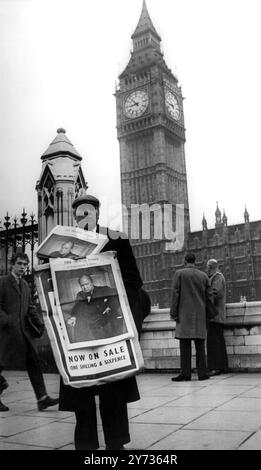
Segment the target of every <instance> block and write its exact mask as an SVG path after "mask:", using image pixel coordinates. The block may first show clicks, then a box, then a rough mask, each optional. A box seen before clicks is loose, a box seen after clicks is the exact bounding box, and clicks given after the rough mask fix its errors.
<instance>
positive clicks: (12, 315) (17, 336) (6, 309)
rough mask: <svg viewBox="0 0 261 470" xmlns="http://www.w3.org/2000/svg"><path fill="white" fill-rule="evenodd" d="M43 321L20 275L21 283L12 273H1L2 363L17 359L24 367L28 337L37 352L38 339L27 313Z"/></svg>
mask: <svg viewBox="0 0 261 470" xmlns="http://www.w3.org/2000/svg"><path fill="white" fill-rule="evenodd" d="M27 315H28V316H30V317H31V318H32V320H33V321H34V322H35V323H36V324H38V325H43V320H42V318H41V317H40V316H39V314H38V312H37V310H36V308H35V306H34V305H33V303H32V300H31V292H30V288H29V285H28V284H27V282H26V281H25V280H24V279H21V285H20V287H19V285H18V283H17V281H16V280H15V278H14V276H13V275H12V274H8V275H6V276H2V277H0V365H1V366H8V365H11V364H13V362H14V361H15V363H16V364H17V365H18V366H19V367H25V351H26V340H27V341H28V343H29V344H30V345H31V346H32V348H33V349H34V350H35V352H37V348H36V344H37V343H36V340H35V338H33V337H32V335H31V334H30V330H29V326H28V323H27V319H26V317H27Z"/></svg>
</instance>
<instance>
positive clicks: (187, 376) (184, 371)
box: [170, 253, 212, 382]
mask: <svg viewBox="0 0 261 470" xmlns="http://www.w3.org/2000/svg"><path fill="white" fill-rule="evenodd" d="M195 260H196V258H195V255H194V254H193V253H190V254H187V255H186V256H185V268H183V269H179V270H177V271H176V272H175V274H174V278H173V285H172V301H171V308H170V316H171V318H172V319H173V320H175V321H176V333H175V337H176V338H178V339H179V340H180V362H181V373H180V375H178V376H177V377H173V378H172V380H174V381H178V382H179V381H183V380H191V342H192V340H194V343H195V347H196V366H197V373H198V378H199V380H205V379H208V378H209V376H208V375H207V368H206V355H205V339H206V332H207V330H206V313H207V311H206V306H207V300H209V301H211V300H212V296H211V289H210V284H209V279H208V276H207V275H206V273H204V272H202V271H200V270H199V269H197V268H196V266H195Z"/></svg>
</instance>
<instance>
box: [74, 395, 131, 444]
mask: <svg viewBox="0 0 261 470" xmlns="http://www.w3.org/2000/svg"><path fill="white" fill-rule="evenodd" d="M99 401H100V402H99V407H100V414H101V420H102V427H103V433H104V440H105V445H106V446H108V447H114V448H117V447H121V446H122V445H123V444H126V443H127V442H129V441H130V435H129V421H128V410H127V403H126V402H125V401H119V400H118V401H115V400H113V397H112V396H107V395H106V394H105V393H100V395H99ZM75 416H76V426H75V432H74V441H75V449H76V450H94V449H98V448H99V439H98V430H97V413H96V401H95V395H88V396H86V400H85V403H84V409H79V410H76V411H75Z"/></svg>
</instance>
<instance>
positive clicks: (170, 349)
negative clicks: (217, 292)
mask: <svg viewBox="0 0 261 470" xmlns="http://www.w3.org/2000/svg"><path fill="white" fill-rule="evenodd" d="M225 340H226V345H227V353H228V362H229V368H230V370H234V371H241V370H242V371H245V370H255V371H257V370H258V371H259V370H260V371H261V302H240V303H234V304H227V318H226V324H225ZM141 347H142V352H143V357H144V362H145V369H148V370H149V369H153V370H154V369H155V370H157V369H158V370H160V369H162V370H170V369H179V367H180V357H179V356H180V353H179V341H178V340H176V339H175V322H173V321H171V320H170V319H169V309H168V308H165V309H158V308H152V312H151V314H150V315H149V316H148V317H147V318H146V319H145V321H144V324H143V331H142V336H141ZM192 354H193V363H192V365H193V367H195V349H194V344H193V348H192Z"/></svg>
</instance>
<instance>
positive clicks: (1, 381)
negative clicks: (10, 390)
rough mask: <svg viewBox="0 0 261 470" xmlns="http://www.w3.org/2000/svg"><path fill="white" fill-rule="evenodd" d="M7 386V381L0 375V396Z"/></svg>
mask: <svg viewBox="0 0 261 470" xmlns="http://www.w3.org/2000/svg"><path fill="white" fill-rule="evenodd" d="M8 386H9V385H8V383H7V381H6V380H5V378H4V377H3V376H2V375H0V395H1V393H2V392H3V391H4V390H5V389H6V388H7V387H8Z"/></svg>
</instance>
